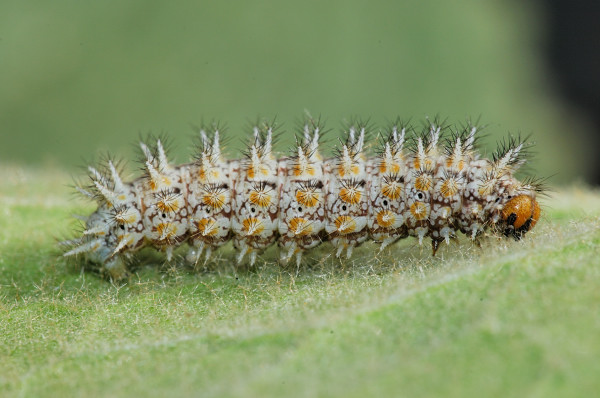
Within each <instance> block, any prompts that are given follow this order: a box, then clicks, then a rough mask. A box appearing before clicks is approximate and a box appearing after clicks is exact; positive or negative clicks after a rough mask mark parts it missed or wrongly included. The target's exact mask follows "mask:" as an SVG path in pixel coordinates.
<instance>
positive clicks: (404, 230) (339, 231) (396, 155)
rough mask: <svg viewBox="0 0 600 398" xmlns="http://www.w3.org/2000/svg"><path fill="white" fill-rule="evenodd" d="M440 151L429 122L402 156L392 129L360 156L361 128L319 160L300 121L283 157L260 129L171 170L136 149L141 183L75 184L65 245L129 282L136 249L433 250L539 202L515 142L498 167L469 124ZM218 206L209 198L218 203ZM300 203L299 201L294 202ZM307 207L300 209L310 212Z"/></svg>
mask: <svg viewBox="0 0 600 398" xmlns="http://www.w3.org/2000/svg"><path fill="white" fill-rule="evenodd" d="M469 129H470V130H466V131H465V133H464V134H462V135H457V136H456V137H454V141H449V142H447V143H446V144H445V146H444V147H442V145H440V128H439V127H438V126H436V125H434V124H431V125H430V126H429V128H428V131H426V132H425V133H424V134H422V135H421V136H418V137H417V138H416V139H415V140H414V145H413V148H412V149H411V150H407V149H405V148H404V141H405V132H406V131H405V129H401V128H397V127H393V128H392V129H391V130H390V132H389V135H388V136H387V137H386V138H385V139H384V142H383V145H382V147H381V148H380V151H379V153H380V154H379V155H378V156H374V157H370V158H367V157H366V156H365V153H364V151H363V147H364V139H365V129H364V128H362V127H360V126H359V127H351V128H350V129H349V131H348V137H347V140H346V141H345V142H344V143H342V144H341V147H340V151H339V152H340V155H339V156H338V157H336V158H331V159H327V160H323V158H322V156H321V155H320V154H319V151H318V141H319V127H318V126H316V125H314V124H311V123H307V124H306V126H305V127H304V130H303V139H301V140H299V143H298V145H297V146H296V147H295V148H294V150H293V151H292V154H291V156H290V157H287V158H283V159H280V160H277V159H276V157H275V156H274V154H273V151H272V129H271V127H270V126H267V125H265V126H264V127H263V128H262V129H259V128H256V129H255V134H254V140H253V142H252V144H251V146H250V148H249V151H248V155H247V157H246V158H245V159H242V160H232V161H227V160H226V159H224V158H223V157H222V155H221V150H220V144H219V133H218V131H214V132H213V134H212V135H211V137H210V138H209V137H208V135H207V134H206V133H205V132H201V137H202V145H201V147H200V151H199V154H198V156H197V157H196V159H197V161H196V162H194V163H190V164H186V165H182V166H172V165H171V164H169V162H168V160H167V157H166V154H165V152H164V149H163V147H162V144H161V142H160V140H159V141H158V142H157V144H156V146H155V147H153V148H149V147H148V146H146V145H145V144H141V147H142V152H143V153H144V157H145V160H144V164H145V167H146V175H145V176H144V177H141V178H139V179H137V180H134V181H133V182H131V183H124V182H123V181H122V180H121V178H120V176H119V173H118V171H117V169H116V167H115V166H114V165H113V164H112V163H111V162H108V164H107V166H106V167H105V168H103V169H102V170H100V171H99V170H97V169H94V168H90V178H91V180H92V184H90V186H89V187H87V188H79V191H80V192H81V193H83V194H84V195H86V196H89V197H91V198H94V199H95V200H97V201H98V203H99V205H98V209H97V210H96V211H95V212H94V213H93V214H92V215H91V216H90V217H89V218H88V219H87V222H86V228H85V231H84V233H83V236H82V237H81V238H79V239H74V240H72V241H67V242H63V243H64V245H65V246H68V247H69V249H70V250H68V251H67V252H66V253H65V255H66V256H73V255H78V254H84V255H85V256H86V258H87V259H88V260H89V261H90V262H93V263H98V264H100V265H101V266H102V269H103V270H104V271H105V272H106V273H108V274H109V275H110V276H111V277H112V278H115V279H118V278H121V277H123V276H125V275H126V273H127V267H126V260H127V258H128V257H129V256H131V254H132V253H134V252H135V251H136V250H138V249H140V248H142V247H144V246H152V247H154V248H157V249H159V250H163V251H165V252H166V253H167V258H168V259H170V258H171V256H172V252H173V249H174V248H175V247H177V246H179V245H181V244H182V243H183V242H186V241H187V242H188V243H189V244H190V246H191V248H190V250H189V252H188V255H187V256H186V257H187V259H188V260H189V261H190V262H192V263H197V262H198V260H199V258H200V255H201V254H202V252H205V253H206V257H205V258H206V260H208V259H209V258H210V256H211V253H212V252H213V251H214V250H216V249H218V248H219V247H220V246H222V245H224V244H225V243H227V242H228V241H229V240H233V244H234V247H235V248H236V249H237V250H238V256H237V260H238V263H240V262H242V261H243V259H244V258H245V257H246V255H248V256H249V260H250V263H251V264H253V263H254V261H255V260H256V256H257V254H260V253H261V252H263V251H264V250H265V249H266V248H267V247H269V246H270V245H272V244H274V243H275V242H278V245H279V247H280V252H281V258H280V259H281V262H282V263H287V262H288V261H289V260H290V259H291V258H292V257H294V256H295V257H296V262H297V264H298V265H299V264H300V261H301V257H302V253H303V252H304V251H305V250H309V249H311V248H314V247H315V246H317V245H319V244H320V243H322V242H323V241H330V242H331V243H332V245H333V246H334V248H335V251H336V255H337V256H338V257H339V256H341V255H342V253H343V252H344V251H345V254H346V256H348V257H349V256H350V255H351V253H352V249H353V248H354V247H356V246H358V245H360V244H362V243H363V242H365V241H366V240H367V239H369V238H370V239H372V240H374V241H375V242H377V243H380V245H381V248H382V249H383V248H384V247H386V246H387V245H389V244H391V243H393V242H395V241H397V240H399V239H402V238H404V237H406V236H414V237H416V238H417V239H418V240H419V243H422V241H423V239H424V238H425V237H431V239H432V241H433V249H434V253H435V250H436V249H437V247H438V244H439V243H440V242H444V241H445V242H446V243H449V241H450V239H452V238H454V237H456V233H457V231H461V232H463V233H465V234H466V235H468V236H469V237H470V238H472V239H475V238H477V236H478V235H480V234H482V233H483V232H484V231H485V229H486V228H488V227H490V226H493V225H495V224H496V223H498V222H499V221H500V212H501V211H502V209H503V207H504V206H505V205H506V203H507V202H508V201H509V200H510V198H511V197H514V196H515V195H519V194H526V195H529V196H530V197H532V198H535V187H532V186H529V185H524V184H522V183H520V182H519V181H518V180H516V179H515V178H514V177H513V174H514V172H515V171H516V170H517V169H518V168H519V166H520V165H522V164H523V160H522V159H521V158H519V151H520V150H521V148H522V144H519V145H515V146H514V147H511V148H509V149H508V150H507V151H505V152H504V153H503V156H501V157H499V158H498V159H497V160H496V161H495V162H493V161H491V160H487V159H479V158H478V155H477V154H476V153H475V152H474V148H473V142H474V138H473V136H474V134H475V132H476V129H475V128H471V127H469ZM215 198H217V199H215ZM299 198H300V199H301V200H302V201H304V204H302V203H300V202H299ZM307 203H308V205H307Z"/></svg>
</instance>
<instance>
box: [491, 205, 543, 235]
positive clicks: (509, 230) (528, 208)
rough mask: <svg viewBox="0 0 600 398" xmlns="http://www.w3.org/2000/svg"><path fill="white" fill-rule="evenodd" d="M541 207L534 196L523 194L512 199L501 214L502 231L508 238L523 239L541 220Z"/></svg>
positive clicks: (500, 224)
mask: <svg viewBox="0 0 600 398" xmlns="http://www.w3.org/2000/svg"><path fill="white" fill-rule="evenodd" d="M540 213H541V210H540V205H539V204H538V202H537V201H536V200H535V196H534V195H533V194H522V195H517V196H515V197H513V198H511V199H510V200H509V201H508V202H507V203H506V205H505V206H504V208H503V209H502V211H501V213H500V218H501V220H500V223H499V227H500V230H501V231H502V232H503V233H504V235H506V236H512V237H513V238H515V239H516V240H519V239H521V237H522V236H523V235H525V234H526V233H527V232H528V231H529V230H530V229H531V228H533V227H534V226H535V224H536V223H537V221H538V219H539V218H540Z"/></svg>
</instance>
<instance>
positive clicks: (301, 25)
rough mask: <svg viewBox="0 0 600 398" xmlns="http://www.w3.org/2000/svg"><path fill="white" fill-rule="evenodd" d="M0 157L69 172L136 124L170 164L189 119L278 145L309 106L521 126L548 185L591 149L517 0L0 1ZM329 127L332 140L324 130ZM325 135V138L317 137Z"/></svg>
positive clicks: (118, 148)
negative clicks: (260, 130) (258, 131)
mask: <svg viewBox="0 0 600 398" xmlns="http://www.w3.org/2000/svg"><path fill="white" fill-rule="evenodd" d="M1 9H2V12H0V83H1V84H0V87H1V88H0V136H1V138H0V162H2V163H17V164H32V165H34V166H44V167H47V166H48V165H52V166H58V167H64V168H67V169H72V168H73V167H74V166H77V165H82V164H83V163H84V160H83V159H91V158H93V157H94V156H95V155H97V154H98V153H100V152H103V151H106V150H110V151H111V152H112V153H116V154H118V155H120V156H124V157H127V158H129V159H131V158H132V156H133V153H134V149H133V145H132V144H133V143H135V142H136V141H137V139H138V136H139V134H140V133H142V134H146V133H148V132H152V133H163V132H166V133H168V134H169V135H170V136H171V137H172V141H173V142H174V144H175V145H174V146H173V155H174V157H175V158H176V159H177V161H178V162H181V161H185V160H187V159H188V158H189V156H190V154H191V151H190V147H191V144H192V139H191V136H193V134H194V129H193V128H192V126H193V125H198V124H200V123H201V122H202V120H211V119H213V118H214V119H218V120H221V121H224V122H226V123H227V125H228V127H229V129H228V135H229V136H230V137H233V138H234V139H232V140H230V144H229V147H230V149H231V150H230V151H229V154H230V155H231V156H238V155H239V153H238V152H237V150H238V149H239V148H241V147H242V146H243V145H242V140H241V139H238V138H241V137H245V135H246V133H247V131H246V126H247V123H248V121H249V120H254V119H256V117H257V115H262V116H264V117H267V118H272V117H274V116H277V119H278V120H279V121H280V122H282V123H283V124H284V126H283V131H284V132H285V134H284V135H283V137H282V139H281V143H280V144H279V145H278V149H280V150H281V151H286V150H287V148H288V144H289V143H291V137H292V133H293V131H294V127H295V125H296V124H295V121H296V120H297V119H298V118H299V117H300V116H301V115H302V114H303V112H304V110H309V111H310V112H311V113H312V114H313V115H319V114H320V115H322V116H323V118H324V119H325V120H326V121H327V126H328V127H330V128H332V129H333V132H334V134H339V132H340V126H341V122H342V121H343V120H345V119H348V118H351V117H353V116H361V117H364V118H366V117H370V118H371V121H372V122H373V123H375V124H376V125H378V126H384V125H385V124H386V123H387V122H388V121H389V120H393V119H395V118H396V116H401V117H402V118H404V119H408V118H412V120H421V119H423V118H424V117H425V116H435V115H436V114H440V115H443V116H445V117H448V120H449V121H451V122H462V121H464V120H465V118H466V117H468V116H471V117H473V118H477V117H479V116H481V117H482V119H481V120H482V121H483V122H484V123H487V124H489V127H488V129H487V133H488V137H487V139H486V140H485V144H486V148H487V149H488V150H491V149H493V148H494V146H495V142H496V141H497V140H499V139H501V137H503V136H505V135H506V134H507V133H508V132H512V133H518V132H521V133H523V134H529V133H531V134H532V140H533V141H535V142H536V143H537V147H536V152H537V157H536V159H535V161H534V163H533V165H532V166H533V169H534V170H535V172H536V173H537V174H539V175H542V176H545V175H553V174H556V175H555V176H554V177H552V180H551V181H552V182H554V183H561V182H566V181H570V180H572V179H573V178H577V176H580V175H581V174H582V173H583V172H584V171H585V170H586V167H589V166H588V165H587V164H586V158H587V156H589V151H590V150H592V149H593V148H587V149H586V148H585V146H584V145H581V144H579V142H581V140H575V139H573V138H572V137H571V136H570V134H569V132H571V131H574V130H578V131H579V130H584V129H585V128H586V125H585V122H584V121H581V119H580V118H579V117H578V115H577V114H575V113H574V112H572V110H570V109H569V108H568V107H567V106H566V105H564V104H563V103H562V101H561V99H560V98H559V97H558V94H557V93H556V89H555V85H554V83H553V81H552V80H551V79H550V78H549V77H548V76H549V74H548V73H547V70H546V69H547V68H546V66H545V64H544V61H543V57H542V45H543V44H544V23H543V10H541V9H540V8H539V7H534V6H532V5H530V4H529V5H526V4H525V3H523V2H516V1H506V2H505V1H479V0H463V1H454V2H441V1H403V2H388V1H385V2H375V1H364V2H363V1H329V2H322V1H302V2H275V1H252V2H245V1H235V2H234V1H227V2H216V1H214V2H209V1H205V2H163V1H96V2H92V1H64V0H63V1H52V2H49V1H37V2H35V1H6V0H4V1H2V3H1ZM334 134H332V136H333V135H334ZM331 142H332V143H334V142H335V141H331Z"/></svg>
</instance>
